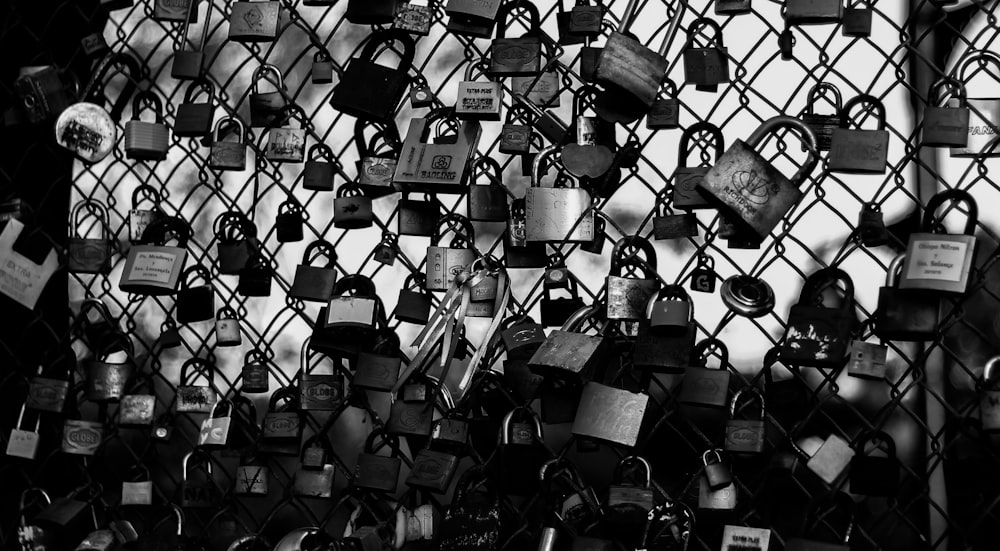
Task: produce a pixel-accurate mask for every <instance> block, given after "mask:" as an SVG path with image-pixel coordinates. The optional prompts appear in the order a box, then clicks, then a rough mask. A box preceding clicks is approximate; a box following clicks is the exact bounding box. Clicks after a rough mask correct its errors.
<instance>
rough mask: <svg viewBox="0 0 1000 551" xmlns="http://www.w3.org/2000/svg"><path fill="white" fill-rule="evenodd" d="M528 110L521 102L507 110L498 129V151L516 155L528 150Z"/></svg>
mask: <svg viewBox="0 0 1000 551" xmlns="http://www.w3.org/2000/svg"><path fill="white" fill-rule="evenodd" d="M529 114H530V111H528V109H527V108H526V107H525V106H524V105H521V104H515V105H513V106H512V107H511V108H510V109H508V110H507V117H506V119H505V120H504V123H503V128H502V129H501V131H500V145H499V151H500V153H506V154H508V155H517V154H523V153H527V152H528V151H529V145H530V144H529V140H530V138H531V125H530V124H529V123H530V117H529Z"/></svg>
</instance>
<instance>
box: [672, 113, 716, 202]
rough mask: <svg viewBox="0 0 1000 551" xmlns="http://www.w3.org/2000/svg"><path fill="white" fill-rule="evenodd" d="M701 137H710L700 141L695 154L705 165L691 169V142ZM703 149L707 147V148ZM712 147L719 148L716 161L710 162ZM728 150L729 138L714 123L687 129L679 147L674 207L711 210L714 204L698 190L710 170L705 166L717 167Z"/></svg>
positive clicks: (700, 123) (696, 144) (700, 164)
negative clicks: (708, 155) (727, 140)
mask: <svg viewBox="0 0 1000 551" xmlns="http://www.w3.org/2000/svg"><path fill="white" fill-rule="evenodd" d="M699 135H706V136H703V137H699V138H698V139H697V140H696V142H695V150H697V151H698V152H699V153H700V155H699V157H700V158H701V161H700V163H699V165H698V166H691V167H689V166H687V163H688V158H689V157H690V155H691V152H692V149H691V140H692V138H694V137H695V136H699ZM708 140H710V141H708ZM706 141H707V143H706ZM703 145H705V146H706V147H703ZM711 145H714V147H715V157H714V160H711V161H710V160H709V158H708V157H707V154H708V151H707V146H711ZM725 147H726V144H725V138H724V137H723V135H722V131H721V130H719V127H717V126H715V125H714V124H712V123H710V122H698V123H695V124H692V125H691V126H689V127H687V128H685V129H684V132H683V133H682V134H681V139H680V143H679V145H678V151H677V158H678V159H679V161H678V164H677V170H676V171H674V189H673V194H672V196H671V199H672V201H673V206H674V207H677V208H681V209H705V208H709V207H710V206H711V203H709V202H708V200H707V199H706V198H705V197H704V195H702V194H701V193H700V192H699V191H698V190H697V189H696V188H697V186H698V183H699V182H701V180H702V178H704V177H705V174H707V173H708V170H709V166H705V165H704V163H706V162H713V163H714V162H715V161H717V160H718V159H719V158H720V157H721V156H722V152H723V150H724V149H725Z"/></svg>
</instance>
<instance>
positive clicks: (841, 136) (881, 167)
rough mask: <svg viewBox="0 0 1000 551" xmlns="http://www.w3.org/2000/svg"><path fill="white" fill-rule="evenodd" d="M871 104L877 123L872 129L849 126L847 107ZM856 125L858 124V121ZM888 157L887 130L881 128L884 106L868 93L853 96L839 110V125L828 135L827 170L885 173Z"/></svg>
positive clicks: (848, 108)
mask: <svg viewBox="0 0 1000 551" xmlns="http://www.w3.org/2000/svg"><path fill="white" fill-rule="evenodd" d="M860 104H868V105H871V107H872V109H874V110H875V120H876V122H877V123H878V126H877V128H876V129H875V130H862V129H853V128H850V124H851V123H852V122H853V121H852V120H851V116H850V115H851V108H852V107H855V106H857V105H860ZM859 124H860V123H859ZM888 158H889V131H888V130H886V129H885V105H883V104H882V102H881V101H879V99H878V98H876V97H874V96H870V95H868V94H861V95H859V96H855V97H853V98H851V99H850V100H848V101H847V103H845V104H844V108H843V109H841V111H840V127H839V128H835V129H834V130H833V134H832V135H831V136H830V155H829V165H828V167H829V169H830V171H831V172H845V173H849V174H885V165H886V162H887V160H888Z"/></svg>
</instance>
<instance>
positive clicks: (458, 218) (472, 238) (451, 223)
mask: <svg viewBox="0 0 1000 551" xmlns="http://www.w3.org/2000/svg"><path fill="white" fill-rule="evenodd" d="M442 227H445V228H446V229H445V231H444V232H442V231H441V228H442ZM458 228H461V229H462V231H461V232H460V231H458ZM448 231H452V232H454V233H455V235H456V236H458V237H461V238H462V240H463V241H465V242H466V243H468V244H469V248H470V249H473V250H475V244H476V230H475V228H474V227H473V226H472V222H471V221H469V219H468V218H466V217H464V216H462V215H461V214H457V213H454V212H449V213H448V214H445V215H444V216H441V217H440V218H438V222H437V225H436V226H435V227H434V233H433V234H432V235H431V245H437V244H438V243H440V242H441V237H442V236H443V235H444V234H445V233H447V232H448Z"/></svg>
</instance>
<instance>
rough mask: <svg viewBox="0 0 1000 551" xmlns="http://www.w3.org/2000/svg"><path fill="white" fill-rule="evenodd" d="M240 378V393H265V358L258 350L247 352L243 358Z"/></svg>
mask: <svg viewBox="0 0 1000 551" xmlns="http://www.w3.org/2000/svg"><path fill="white" fill-rule="evenodd" d="M240 378H241V379H242V380H243V386H242V387H240V392H244V393H247V394H260V393H264V392H267V391H268V379H269V373H268V370H267V357H265V356H264V354H263V353H262V352H260V351H259V350H250V351H249V352H247V353H246V354H245V355H244V356H243V370H242V372H241V373H240ZM254 421H256V419H255V420H254Z"/></svg>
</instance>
